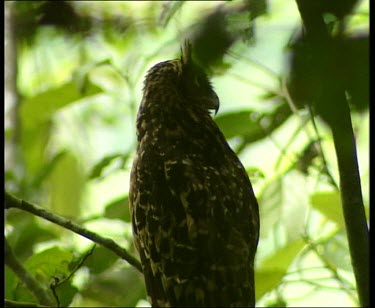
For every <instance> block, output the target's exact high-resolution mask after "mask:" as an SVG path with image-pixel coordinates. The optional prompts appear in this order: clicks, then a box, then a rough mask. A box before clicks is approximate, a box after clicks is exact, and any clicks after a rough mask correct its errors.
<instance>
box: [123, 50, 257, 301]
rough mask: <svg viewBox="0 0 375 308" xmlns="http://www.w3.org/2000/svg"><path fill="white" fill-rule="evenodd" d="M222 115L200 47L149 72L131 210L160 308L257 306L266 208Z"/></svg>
mask: <svg viewBox="0 0 375 308" xmlns="http://www.w3.org/2000/svg"><path fill="white" fill-rule="evenodd" d="M218 108H219V99H218V96H217V95H216V93H215V92H214V90H213V87H212V85H211V83H210V81H209V79H208V77H207V75H206V74H205V72H204V70H203V69H202V67H201V66H199V65H198V64H197V62H196V61H194V57H193V49H192V46H191V44H189V43H186V44H185V46H184V48H183V50H182V52H181V57H180V58H179V59H175V60H169V61H164V62H161V63H158V64H156V65H155V66H153V67H152V68H151V69H150V70H149V71H148V73H147V76H146V78H145V82H144V89H143V98H142V101H141V104H140V107H139V110H138V115H137V123H136V127H137V140H138V146H137V152H136V156H135V159H134V162H133V166H132V171H131V176H130V177H131V178H130V191H129V200H130V212H131V218H132V228H133V234H134V239H135V246H136V248H137V250H138V252H139V255H140V260H141V263H142V268H143V273H144V279H145V284H146V290H147V294H148V297H149V300H150V302H151V304H152V306H153V307H174V306H176V307H179V306H190V307H194V306H195V307H196V306H201V307H202V306H203V307H205V306H207V307H214V306H215V307H224V306H225V307H252V306H254V305H255V290H254V257H255V253H256V249H257V245H258V238H259V211H258V203H257V200H256V197H255V195H254V192H253V189H252V185H251V183H250V180H249V177H248V175H247V173H246V171H245V169H244V167H243V165H242V164H241V162H240V160H239V158H238V157H237V155H236V154H235V153H234V151H233V150H232V149H231V148H230V146H229V145H228V143H227V141H226V139H225V137H224V135H223V133H222V132H221V131H220V129H219V127H218V126H217V125H216V123H215V121H214V120H213V115H212V111H215V114H216V112H217V111H218Z"/></svg>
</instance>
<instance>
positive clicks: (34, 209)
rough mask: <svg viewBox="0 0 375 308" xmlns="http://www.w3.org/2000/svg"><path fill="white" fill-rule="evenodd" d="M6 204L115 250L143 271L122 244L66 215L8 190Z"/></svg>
mask: <svg viewBox="0 0 375 308" xmlns="http://www.w3.org/2000/svg"><path fill="white" fill-rule="evenodd" d="M5 205H6V208H8V209H9V208H18V209H20V210H23V211H26V212H29V213H31V214H33V215H36V216H39V217H41V218H43V219H45V220H48V221H50V222H53V223H55V224H57V225H59V226H61V227H63V228H65V229H68V230H71V231H73V232H74V233H77V234H79V235H81V236H83V237H85V238H87V239H89V240H91V241H93V242H95V243H97V244H99V245H101V246H103V247H105V248H107V249H109V250H111V251H112V252H114V253H115V254H116V255H118V256H119V257H120V258H121V259H123V260H125V261H127V262H128V263H129V264H131V265H132V266H134V267H135V268H136V269H137V270H139V271H140V272H142V266H141V264H140V263H139V261H138V260H137V259H136V258H135V257H133V256H132V255H131V254H129V253H128V252H127V251H126V249H124V248H122V247H121V246H119V245H117V244H116V243H115V242H114V241H113V240H112V239H109V238H105V237H102V236H100V235H99V234H96V233H94V232H92V231H89V230H87V229H85V228H83V227H81V226H80V225H78V224H76V223H75V222H73V221H71V220H68V219H66V218H64V217H61V216H59V215H56V214H53V213H50V212H48V211H47V210H45V209H42V208H40V207H38V206H36V205H34V204H31V203H29V202H27V201H24V200H21V199H18V198H16V197H14V196H12V195H11V194H9V193H8V192H5Z"/></svg>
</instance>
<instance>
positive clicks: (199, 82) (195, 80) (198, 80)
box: [194, 76, 202, 87]
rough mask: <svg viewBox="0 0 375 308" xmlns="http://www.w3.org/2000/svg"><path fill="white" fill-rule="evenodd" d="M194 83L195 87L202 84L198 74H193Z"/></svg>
mask: <svg viewBox="0 0 375 308" xmlns="http://www.w3.org/2000/svg"><path fill="white" fill-rule="evenodd" d="M194 84H195V85H196V86H197V87H200V86H201V85H202V84H201V80H200V78H199V76H195V78H194Z"/></svg>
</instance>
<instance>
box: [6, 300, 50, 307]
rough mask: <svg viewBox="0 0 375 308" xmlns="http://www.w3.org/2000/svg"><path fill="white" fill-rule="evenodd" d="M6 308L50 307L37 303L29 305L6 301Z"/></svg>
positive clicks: (27, 303)
mask: <svg viewBox="0 0 375 308" xmlns="http://www.w3.org/2000/svg"><path fill="white" fill-rule="evenodd" d="M4 307H27V308H29V307H50V306H45V305H38V304H35V303H29V302H18V301H12V300H9V299H6V300H4Z"/></svg>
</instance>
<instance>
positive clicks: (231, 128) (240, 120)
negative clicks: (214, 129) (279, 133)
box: [215, 110, 263, 139]
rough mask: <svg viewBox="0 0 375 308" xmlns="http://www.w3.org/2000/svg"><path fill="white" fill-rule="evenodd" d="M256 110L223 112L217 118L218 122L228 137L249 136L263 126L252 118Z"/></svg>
mask: <svg viewBox="0 0 375 308" xmlns="http://www.w3.org/2000/svg"><path fill="white" fill-rule="evenodd" d="M253 113H254V111H252V110H249V111H237V112H228V113H224V114H221V115H219V116H217V117H216V118H215V122H216V124H217V125H218V126H219V128H220V130H221V131H222V132H223V134H224V136H225V138H226V139H230V138H233V137H236V136H248V135H251V134H253V133H254V132H255V131H259V130H262V131H263V129H262V127H261V126H260V125H259V124H258V123H257V122H255V121H253V120H251V115H252V114H253Z"/></svg>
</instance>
